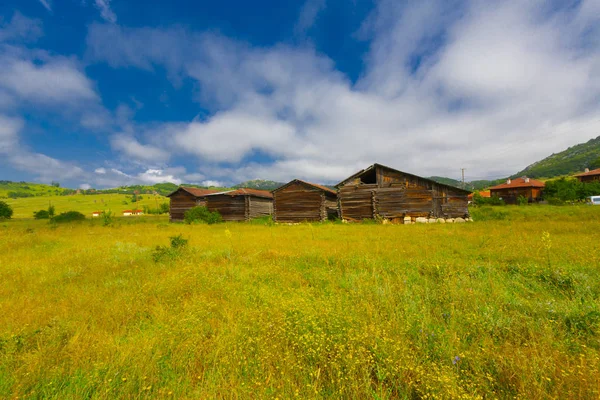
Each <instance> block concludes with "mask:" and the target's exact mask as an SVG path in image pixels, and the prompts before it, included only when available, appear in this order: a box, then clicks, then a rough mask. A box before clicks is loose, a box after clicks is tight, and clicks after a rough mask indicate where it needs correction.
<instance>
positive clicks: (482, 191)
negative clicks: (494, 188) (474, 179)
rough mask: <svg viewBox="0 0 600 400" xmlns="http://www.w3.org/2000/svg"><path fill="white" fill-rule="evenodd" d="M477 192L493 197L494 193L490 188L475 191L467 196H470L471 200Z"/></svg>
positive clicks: (483, 195)
mask: <svg viewBox="0 0 600 400" xmlns="http://www.w3.org/2000/svg"><path fill="white" fill-rule="evenodd" d="M475 193H479V195H480V196H481V197H492V193H491V192H490V191H489V190H481V191H479V192H473V193H471V194H470V195H469V196H467V197H468V198H469V200H471V199H472V198H473V196H474V195H475Z"/></svg>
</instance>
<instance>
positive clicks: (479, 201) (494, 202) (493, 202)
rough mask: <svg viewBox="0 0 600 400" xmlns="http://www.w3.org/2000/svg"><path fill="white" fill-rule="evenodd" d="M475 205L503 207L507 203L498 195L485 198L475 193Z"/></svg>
mask: <svg viewBox="0 0 600 400" xmlns="http://www.w3.org/2000/svg"><path fill="white" fill-rule="evenodd" d="M473 204H474V205H476V206H484V205H490V206H503V205H504V204H505V203H504V200H502V199H501V198H500V197H498V196H497V195H494V196H491V197H483V196H482V195H481V194H479V192H475V193H473Z"/></svg>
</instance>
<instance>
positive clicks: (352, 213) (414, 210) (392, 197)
mask: <svg viewBox="0 0 600 400" xmlns="http://www.w3.org/2000/svg"><path fill="white" fill-rule="evenodd" d="M467 194H468V192H466V191H461V190H459V189H456V190H454V189H453V188H451V187H449V186H446V185H441V184H438V183H437V182H434V181H431V180H429V179H424V178H420V177H418V176H415V175H411V174H405V173H403V172H400V171H396V170H393V169H390V168H387V167H382V166H380V165H375V166H374V167H373V168H371V169H368V170H366V171H365V173H363V174H361V175H359V176H357V177H355V178H352V179H350V180H349V181H348V182H346V183H345V184H344V185H342V186H341V187H340V188H339V207H340V216H341V218H343V219H350V220H362V219H367V218H377V217H381V218H386V219H400V218H403V217H411V218H417V217H435V218H456V217H464V216H466V215H468V207H467V205H468V199H467Z"/></svg>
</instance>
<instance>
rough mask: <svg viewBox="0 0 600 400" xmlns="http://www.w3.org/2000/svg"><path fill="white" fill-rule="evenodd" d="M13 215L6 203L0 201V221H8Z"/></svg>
mask: <svg viewBox="0 0 600 400" xmlns="http://www.w3.org/2000/svg"><path fill="white" fill-rule="evenodd" d="M12 215H13V209H12V207H11V206H9V205H8V203H6V202H4V201H0V219H9V218H10V217H12Z"/></svg>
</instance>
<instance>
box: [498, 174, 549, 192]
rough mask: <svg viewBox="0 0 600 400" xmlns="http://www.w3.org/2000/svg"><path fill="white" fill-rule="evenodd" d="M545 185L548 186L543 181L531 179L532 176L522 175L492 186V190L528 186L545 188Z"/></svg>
mask: <svg viewBox="0 0 600 400" xmlns="http://www.w3.org/2000/svg"><path fill="white" fill-rule="evenodd" d="M527 179H529V182H527V181H526V180H527ZM544 186H546V184H545V183H544V182H542V181H538V180H536V179H531V178H527V177H522V178H515V179H511V180H510V183H506V182H505V183H502V184H500V185H496V186H494V187H491V188H490V190H498V189H513V188H526V187H537V188H543V187H544Z"/></svg>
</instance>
